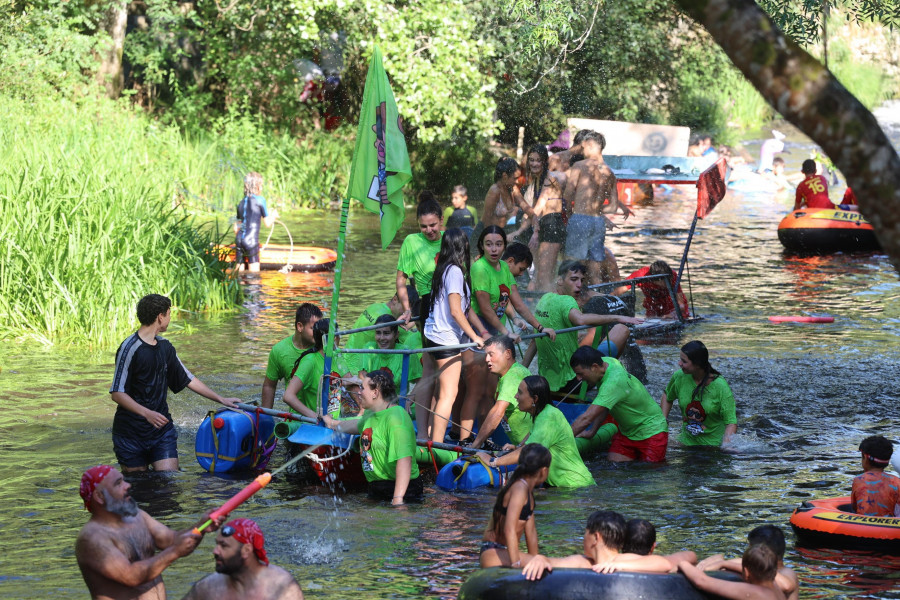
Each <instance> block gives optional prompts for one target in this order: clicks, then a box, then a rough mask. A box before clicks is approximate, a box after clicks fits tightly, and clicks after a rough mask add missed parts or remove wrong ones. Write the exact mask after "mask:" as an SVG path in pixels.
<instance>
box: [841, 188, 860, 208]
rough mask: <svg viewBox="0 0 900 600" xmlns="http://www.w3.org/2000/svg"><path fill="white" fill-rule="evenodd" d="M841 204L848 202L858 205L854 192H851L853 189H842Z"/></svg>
mask: <svg viewBox="0 0 900 600" xmlns="http://www.w3.org/2000/svg"><path fill="white" fill-rule="evenodd" d="M841 204H850V205H854V204H855V205H856V206H859V202H857V201H856V194H854V193H853V190H851V189H850V188H847V189H846V190H844V199H843V200H841Z"/></svg>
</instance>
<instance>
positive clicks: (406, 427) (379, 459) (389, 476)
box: [359, 404, 419, 481]
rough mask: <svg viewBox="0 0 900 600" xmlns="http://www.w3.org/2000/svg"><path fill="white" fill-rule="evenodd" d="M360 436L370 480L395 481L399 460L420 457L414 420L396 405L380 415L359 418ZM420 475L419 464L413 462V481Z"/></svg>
mask: <svg viewBox="0 0 900 600" xmlns="http://www.w3.org/2000/svg"><path fill="white" fill-rule="evenodd" d="M359 434H360V435H359V457H360V459H361V460H362V469H363V473H364V474H365V476H366V481H395V480H396V479H397V461H398V460H400V459H401V458H406V457H407V456H409V457H415V455H416V431H415V429H413V424H412V419H410V418H409V415H408V414H407V413H406V411H405V410H403V409H402V408H400V407H399V406H397V405H396V404H395V405H393V406H391V407H388V408H386V409H384V410H380V411H378V412H372V411H370V410H367V411H366V412H364V413H363V416H362V417H360V419H359ZM418 476H419V465H418V463H416V461H415V459H413V461H412V470H411V472H410V475H409V478H410V480H412V479H415V478H417V477H418Z"/></svg>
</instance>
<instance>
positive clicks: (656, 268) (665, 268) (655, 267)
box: [649, 260, 675, 277]
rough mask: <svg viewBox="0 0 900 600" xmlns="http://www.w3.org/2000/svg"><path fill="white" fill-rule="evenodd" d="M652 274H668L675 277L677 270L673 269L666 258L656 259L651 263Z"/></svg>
mask: <svg viewBox="0 0 900 600" xmlns="http://www.w3.org/2000/svg"><path fill="white" fill-rule="evenodd" d="M649 274H650V275H668V276H669V277H674V276H675V272H674V271H672V267H670V266H669V263H667V262H666V261H664V260H655V261H653V262H652V263H650V273H649Z"/></svg>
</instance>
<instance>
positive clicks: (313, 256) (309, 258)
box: [218, 244, 337, 273]
mask: <svg viewBox="0 0 900 600" xmlns="http://www.w3.org/2000/svg"><path fill="white" fill-rule="evenodd" d="M218 250H219V252H220V253H221V255H220V256H221V259H222V260H223V261H225V262H234V244H232V245H230V246H218ZM336 262H337V252H335V251H334V250H329V249H328V248H317V247H315V246H288V245H279V244H269V245H268V246H264V247H262V248H260V250H259V268H260V269H263V270H271V271H278V270H281V269H284V268H287V269H288V270H289V271H300V272H303V273H317V272H319V271H331V270H333V269H334V265H335V264H336Z"/></svg>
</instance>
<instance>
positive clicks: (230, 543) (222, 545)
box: [182, 519, 303, 600]
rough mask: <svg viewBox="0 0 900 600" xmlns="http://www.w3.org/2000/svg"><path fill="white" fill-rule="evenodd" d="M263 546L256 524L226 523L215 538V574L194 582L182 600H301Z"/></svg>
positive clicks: (293, 583) (245, 521)
mask: <svg viewBox="0 0 900 600" xmlns="http://www.w3.org/2000/svg"><path fill="white" fill-rule="evenodd" d="M265 545H266V540H265V537H263V532H262V530H261V529H260V528H259V525H257V524H256V522H255V521H252V520H250V519H234V520H233V521H229V522H228V523H226V524H225V526H224V527H222V529H220V530H219V535H218V536H216V548H215V550H213V557H214V558H215V560H216V572H215V573H212V574H210V575H207V576H206V577H204V578H203V579H201V580H200V581H198V582H197V583H195V584H194V586H193V587H192V588H191V591H190V592H188V593H187V595H186V596H185V597H184V598H183V599H182V600H207V599H209V600H232V599H233V600H244V599H246V598H253V600H303V591H302V590H301V589H300V585H299V584H298V583H297V581H296V580H295V579H294V577H293V576H292V575H291V574H290V573H288V572H287V571H285V570H284V569H282V568H281V567H276V566H275V565H270V564H269V558H268V556H266V547H265Z"/></svg>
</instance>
